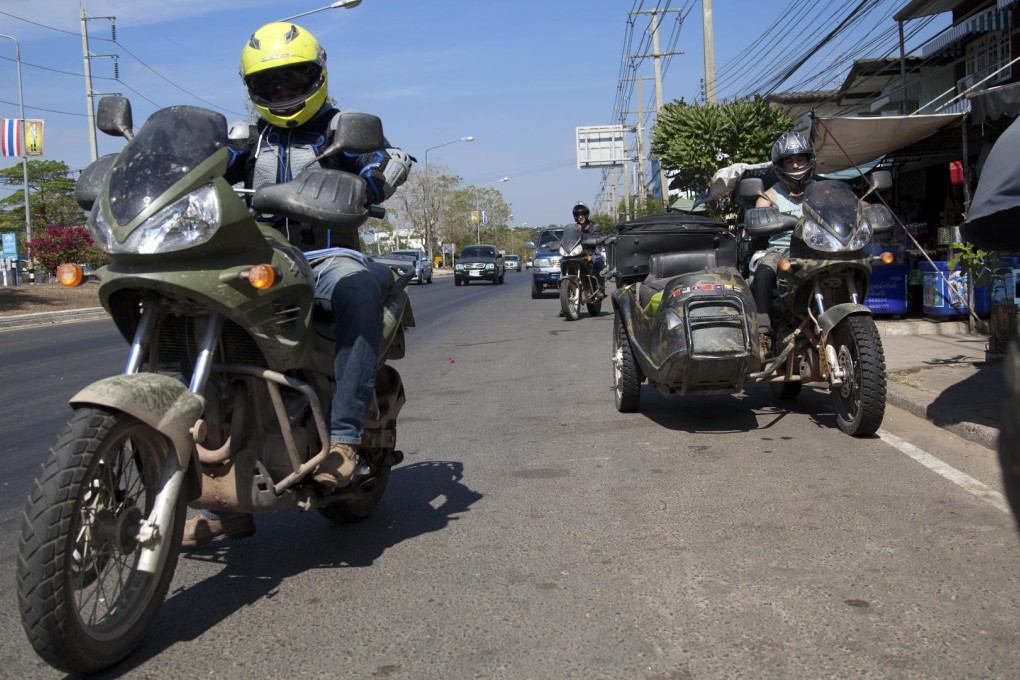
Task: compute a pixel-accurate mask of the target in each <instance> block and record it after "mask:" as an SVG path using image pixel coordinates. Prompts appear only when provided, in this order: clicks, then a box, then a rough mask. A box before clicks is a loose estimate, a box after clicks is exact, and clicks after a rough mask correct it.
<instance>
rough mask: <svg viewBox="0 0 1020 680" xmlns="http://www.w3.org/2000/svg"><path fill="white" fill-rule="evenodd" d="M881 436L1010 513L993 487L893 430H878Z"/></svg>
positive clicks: (937, 472) (903, 451) (932, 468)
mask: <svg viewBox="0 0 1020 680" xmlns="http://www.w3.org/2000/svg"><path fill="white" fill-rule="evenodd" d="M878 436H879V438H880V439H881V440H882V441H884V442H885V443H886V444H888V445H889V446H891V447H893V448H895V449H897V450H899V451H900V452H902V453H905V454H907V455H908V456H910V457H911V458H913V459H914V460H916V461H917V462H918V463H920V464H921V465H923V466H925V467H926V468H928V469H929V470H931V471H932V472H934V473H936V474H939V475H942V476H943V477H945V478H946V479H948V480H949V481H951V482H952V483H953V484H956V485H957V486H959V487H960V488H962V489H965V490H966V491H969V492H970V493H972V494H974V495H975V496H977V497H978V498H980V499H982V500H985V501H988V502H989V503H990V504H992V505H993V506H995V507H996V508H998V509H999V510H1001V511H1002V512H1004V513H1006V514H1007V515H1008V514H1010V509H1009V505H1007V503H1006V498H1005V496H1003V495H1002V494H1001V493H999V492H998V491H996V490H995V489H993V488H991V487H990V486H988V485H987V484H984V483H983V482H979V481H978V480H976V479H974V478H973V477H971V476H970V475H968V474H966V473H964V472H960V471H959V470H957V469H956V468H954V467H953V466H952V465H949V464H948V463H946V462H944V461H942V460H939V459H938V458H936V457H935V456H933V455H931V454H930V453H926V452H925V451H923V450H921V449H919V448H917V447H916V446H914V445H913V444H911V443H910V442H906V441H903V440H902V439H900V438H899V437H897V436H896V435H894V434H892V433H891V432H886V431H885V430H879V431H878Z"/></svg>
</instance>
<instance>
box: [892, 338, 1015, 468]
mask: <svg viewBox="0 0 1020 680" xmlns="http://www.w3.org/2000/svg"><path fill="white" fill-rule="evenodd" d="M878 328H879V332H880V333H881V335H882V346H883V347H884V349H885V365H886V373H887V375H888V396H887V403H888V404H889V405H891V406H895V407H896V408H900V409H903V410H904V411H908V412H910V413H913V414H914V415H916V416H919V417H921V418H925V419H927V420H928V421H930V422H932V423H933V424H935V425H938V426H939V427H941V428H944V429H946V430H949V431H951V432H953V433H955V434H957V435H959V436H961V437H963V438H964V439H967V440H970V441H972V442H975V443H977V444H980V445H981V446H984V447H986V448H989V449H996V448H997V447H998V438H999V424H1000V422H1001V418H1002V409H1003V402H1004V400H1005V390H1006V388H1005V382H1004V373H1003V371H1004V370H1005V369H1004V367H1003V362H1002V361H998V360H991V361H989V360H987V359H986V352H985V350H986V348H987V346H988V337H987V336H984V335H970V334H968V333H967V326H966V324H965V323H963V322H956V321H933V320H929V319H898V320H892V321H884V320H879V321H878Z"/></svg>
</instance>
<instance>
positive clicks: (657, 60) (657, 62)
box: [627, 9, 683, 208]
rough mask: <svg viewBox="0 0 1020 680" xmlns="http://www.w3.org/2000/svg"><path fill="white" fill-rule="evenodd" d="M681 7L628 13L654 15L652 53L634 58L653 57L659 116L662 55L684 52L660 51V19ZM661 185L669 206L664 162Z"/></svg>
mask: <svg viewBox="0 0 1020 680" xmlns="http://www.w3.org/2000/svg"><path fill="white" fill-rule="evenodd" d="M679 11H681V10H680V9H646V10H639V11H637V12H627V14H651V15H652V28H651V30H652V53H651V54H632V55H631V58H632V59H642V58H645V57H652V63H653V65H654V67H655V115H656V116H658V115H659V114H660V113H662V106H663V97H662V57H669V56H673V55H676V54H683V52H682V51H681V52H660V51H659V19H660V15H661V14H665V13H666V12H679ZM659 186H660V188H661V191H662V205H663V207H664V208H665V207H668V206H669V184H667V182H666V170H665V169H664V168H663V167H662V163H659Z"/></svg>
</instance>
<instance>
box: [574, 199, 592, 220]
mask: <svg viewBox="0 0 1020 680" xmlns="http://www.w3.org/2000/svg"><path fill="white" fill-rule="evenodd" d="M581 215H584V216H585V217H588V216H590V215H591V211H590V210H588V206H586V205H585V204H584V203H582V202H581V201H578V202H577V203H576V204H575V205H574V219H575V220H576V219H577V218H578V217H580V216H581Z"/></svg>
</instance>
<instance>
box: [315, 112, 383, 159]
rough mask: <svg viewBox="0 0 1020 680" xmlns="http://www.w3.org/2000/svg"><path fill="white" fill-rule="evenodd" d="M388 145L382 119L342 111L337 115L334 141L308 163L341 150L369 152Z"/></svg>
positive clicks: (365, 114)
mask: <svg viewBox="0 0 1020 680" xmlns="http://www.w3.org/2000/svg"><path fill="white" fill-rule="evenodd" d="M385 146H386V137H385V136H384V135H383V129H382V119H381V118H379V116H373V115H371V114H369V113H359V112H357V111H342V112H341V113H339V114H338V115H337V124H336V132H335V133H334V134H333V142H332V143H331V144H330V145H329V146H328V147H326V150H325V151H323V152H322V153H321V154H319V155H318V157H316V158H315V160H313V161H311V162H310V163H309V164H308V165H311V164H312V163H316V162H318V161H321V160H322V159H323V158H327V157H329V156H332V155H334V154H337V153H339V152H341V151H346V152H349V153H368V152H370V151H377V150H379V149H382V148H383V147H385Z"/></svg>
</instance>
